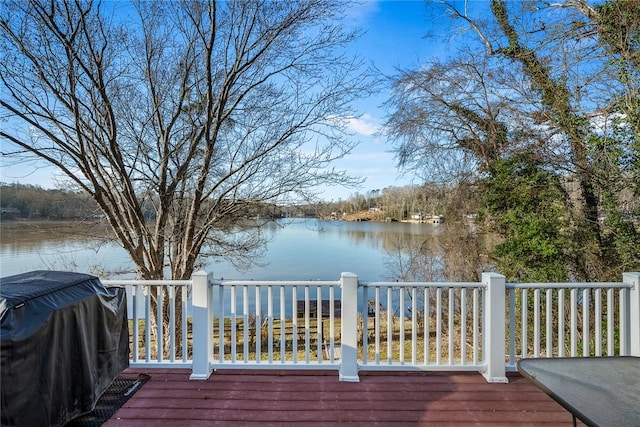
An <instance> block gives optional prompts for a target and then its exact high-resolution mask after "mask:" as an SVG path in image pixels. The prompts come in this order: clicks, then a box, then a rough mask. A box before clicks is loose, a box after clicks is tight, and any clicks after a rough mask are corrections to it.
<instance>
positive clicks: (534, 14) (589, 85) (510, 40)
mask: <svg viewBox="0 0 640 427" xmlns="http://www.w3.org/2000/svg"><path fill="white" fill-rule="evenodd" d="M431 4H432V5H435V6H437V7H436V8H435V9H438V10H440V11H443V12H445V14H446V16H448V17H449V18H451V19H452V20H453V21H452V22H457V23H459V24H461V28H462V29H464V30H467V31H468V32H467V33H466V34H469V33H471V34H475V35H476V36H477V37H466V38H465V42H464V43H463V44H462V48H461V49H458V50H457V51H456V52H455V54H453V55H452V58H450V59H448V60H446V61H442V62H436V63H431V64H427V65H426V66H423V67H420V68H418V69H414V70H406V71H404V72H402V73H400V74H399V75H398V76H397V77H396V78H395V79H394V85H395V86H394V87H395V91H394V96H395V98H394V99H393V100H392V101H390V103H389V105H390V106H391V107H392V113H391V114H390V116H389V121H388V123H387V126H388V128H389V129H390V131H391V136H392V137H394V141H395V144H396V145H395V150H396V153H397V154H398V159H399V161H400V164H401V165H403V166H405V167H409V168H413V169H415V170H418V172H419V173H421V174H424V173H425V172H424V171H425V170H426V173H431V174H433V172H434V171H435V172H440V170H439V169H438V167H440V169H444V172H448V173H449V174H451V175H453V176H454V177H456V178H458V179H460V177H461V176H462V177H467V176H471V177H480V178H482V177H483V176H487V175H489V176H491V175H493V174H494V172H495V169H494V166H499V165H501V167H504V165H505V164H504V163H501V162H502V160H508V159H509V158H512V159H516V158H522V155H523V154H525V153H526V155H527V156H531V160H532V161H534V163H535V164H536V165H539V167H540V168H541V171H547V172H551V173H553V174H554V175H555V178H554V180H555V181H557V182H562V181H564V182H567V181H570V182H573V183H575V185H574V186H571V185H566V184H565V185H564V186H563V188H561V190H563V191H560V192H558V193H557V194H558V195H560V196H559V197H563V198H564V200H562V201H561V202H562V204H563V205H564V206H565V211H564V215H563V218H564V219H570V227H569V228H567V227H561V231H562V233H568V235H570V237H568V235H567V236H565V237H567V238H566V239H565V241H567V242H571V245H570V246H569V247H566V248H563V250H562V251H560V252H562V253H564V256H565V262H566V269H567V271H568V278H570V279H575V280H610V279H613V278H614V277H619V273H620V272H621V270H622V269H629V268H637V266H638V259H640V252H638V250H637V247H638V242H640V237H639V236H640V234H639V233H638V229H637V227H636V226H634V225H633V222H632V221H630V220H629V217H625V211H630V210H632V209H634V208H633V206H635V207H636V209H637V206H638V202H637V200H638V199H637V198H638V195H639V194H640V192H639V191H638V189H640V185H638V184H639V183H640V181H639V180H638V176H639V175H638V172H637V170H638V168H637V165H638V163H637V162H638V158H640V156H639V155H638V153H639V151H638V148H639V147H640V146H639V145H638V132H637V130H638V127H637V123H638V122H637V117H638V114H639V113H638V111H640V110H639V109H638V103H637V99H639V98H638V96H637V95H638V88H639V87H640V86H639V83H640V75H639V74H638V69H637V62H636V61H637V53H638V46H639V44H638V43H639V41H640V38H639V37H638V34H640V32H639V31H638V29H639V28H640V26H639V25H638V19H637V16H638V13H637V11H638V2H637V1H629V2H626V1H618V0H612V1H607V2H603V3H601V4H599V5H593V4H592V2H588V1H587V0H566V1H561V2H553V3H549V2H543V1H525V2H519V1H513V2H507V1H500V0H493V1H491V2H490V3H486V4H483V5H482V6H481V7H479V6H480V5H479V4H478V3H469V2H467V1H464V2H455V1H448V0H442V1H433V2H431ZM507 164H508V162H507ZM492 165H494V166H492ZM442 166H444V168H442ZM421 169H422V170H421ZM518 170H519V169H518V168H515V169H513V170H512V171H511V172H510V173H517V171H518ZM461 171H462V172H466V174H463V173H461ZM550 194H551V193H549V195H550ZM505 197H506V195H505ZM634 197H635V203H634ZM520 207H521V208H526V206H524V205H522V206H520ZM538 207H540V206H537V207H536V206H529V208H531V209H532V210H531V212H530V213H533V212H535V210H536V209H537V208H538ZM636 214H637V213H636ZM603 217H605V218H606V219H605V221H604V223H603V221H602V218H603ZM561 240H562V239H561Z"/></svg>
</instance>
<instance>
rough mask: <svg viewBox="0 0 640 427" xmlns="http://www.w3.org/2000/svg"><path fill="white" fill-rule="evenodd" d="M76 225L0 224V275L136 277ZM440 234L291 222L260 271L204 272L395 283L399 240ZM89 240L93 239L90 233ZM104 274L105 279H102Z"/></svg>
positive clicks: (117, 254) (278, 230)
mask: <svg viewBox="0 0 640 427" xmlns="http://www.w3.org/2000/svg"><path fill="white" fill-rule="evenodd" d="M73 227H77V225H72V224H55V223H53V224H52V223H28V222H26V223H25V222H21V223H15V222H14V223H11V222H7V223H2V224H0V275H1V276H2V277H6V276H10V275H13V274H18V273H24V272H27V271H32V270H41V269H55V270H70V271H78V272H83V273H90V274H97V275H99V276H101V277H104V278H107V277H106V276H109V278H134V274H133V273H124V274H112V273H111V272H114V271H126V270H128V271H131V270H132V269H133V267H132V265H131V262H130V261H129V259H128V256H127V254H126V252H125V251H124V250H123V249H122V248H121V247H120V246H119V245H117V244H115V243H113V242H102V241H101V239H100V237H99V236H100V235H101V234H100V233H98V232H97V230H95V231H92V232H91V233H93V234H94V236H95V237H88V236H87V233H86V231H84V232H83V233H74V232H73V230H72V228H73ZM440 231H441V228H440V226H439V225H433V224H412V223H376V222H343V221H321V220H315V219H294V220H286V222H284V221H280V222H275V223H271V224H269V225H268V226H267V227H266V228H265V232H266V234H267V236H268V238H269V240H270V241H269V244H268V246H267V250H266V252H265V253H264V257H263V258H262V259H260V263H261V264H265V265H264V266H261V267H253V268H250V269H249V270H246V271H238V270H237V269H236V268H235V267H234V266H233V265H232V264H230V263H228V262H224V261H219V262H216V261H213V260H212V261H211V262H210V263H209V264H208V266H207V267H206V268H205V270H207V271H208V272H213V274H214V277H216V278H224V279H244V280H250V279H254V280H337V279H339V278H340V273H341V272H351V273H355V274H357V275H358V276H359V278H360V279H361V280H365V281H378V280H391V279H393V277H392V273H391V272H389V271H388V268H387V266H386V265H385V264H386V262H387V260H388V258H389V255H388V251H391V252H392V251H393V250H394V247H395V244H396V242H397V241H398V240H399V239H419V240H420V241H426V242H428V244H433V245H437V238H436V236H437V234H439V233H440ZM91 233H89V234H91ZM104 272H107V273H104Z"/></svg>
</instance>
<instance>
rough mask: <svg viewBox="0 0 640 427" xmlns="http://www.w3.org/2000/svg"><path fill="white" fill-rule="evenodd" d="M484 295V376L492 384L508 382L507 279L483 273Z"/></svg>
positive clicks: (498, 275) (494, 274)
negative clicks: (506, 356)
mask: <svg viewBox="0 0 640 427" xmlns="http://www.w3.org/2000/svg"><path fill="white" fill-rule="evenodd" d="M482 283H483V284H484V285H485V287H486V291H485V293H484V295H485V297H484V330H483V331H482V333H483V335H484V350H483V353H484V359H485V362H486V364H487V366H486V368H485V371H484V372H483V374H482V375H484V377H485V379H486V380H487V381H488V382H490V383H506V382H508V380H507V376H506V371H505V329H506V322H507V320H506V318H505V314H506V311H505V304H506V303H505V284H506V283H505V277H504V276H502V275H500V274H496V273H482Z"/></svg>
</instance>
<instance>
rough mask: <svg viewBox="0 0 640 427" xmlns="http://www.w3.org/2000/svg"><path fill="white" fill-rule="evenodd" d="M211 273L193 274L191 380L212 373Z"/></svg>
mask: <svg viewBox="0 0 640 427" xmlns="http://www.w3.org/2000/svg"><path fill="white" fill-rule="evenodd" d="M210 277H212V276H211V275H209V274H207V272H206V271H197V272H195V273H193V275H192V276H191V280H192V281H193V291H192V294H191V297H192V303H193V304H192V305H193V312H192V320H193V333H192V338H193V344H192V347H193V362H192V365H191V376H190V377H189V379H191V380H206V379H208V378H209V376H210V375H211V365H210V364H209V363H210V361H211V359H212V358H213V343H212V340H213V315H212V314H213V313H212V308H211V295H212V293H213V291H212V288H211V286H210V285H209V282H210V281H209V278H210Z"/></svg>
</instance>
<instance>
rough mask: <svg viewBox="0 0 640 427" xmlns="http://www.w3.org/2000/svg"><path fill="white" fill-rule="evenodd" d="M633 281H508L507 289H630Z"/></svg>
mask: <svg viewBox="0 0 640 427" xmlns="http://www.w3.org/2000/svg"><path fill="white" fill-rule="evenodd" d="M632 287H633V284H631V283H625V282H565V283H517V282H513V283H507V284H506V288H507V289H590V288H593V289H598V288H600V289H611V288H614V289H630V288H632Z"/></svg>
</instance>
